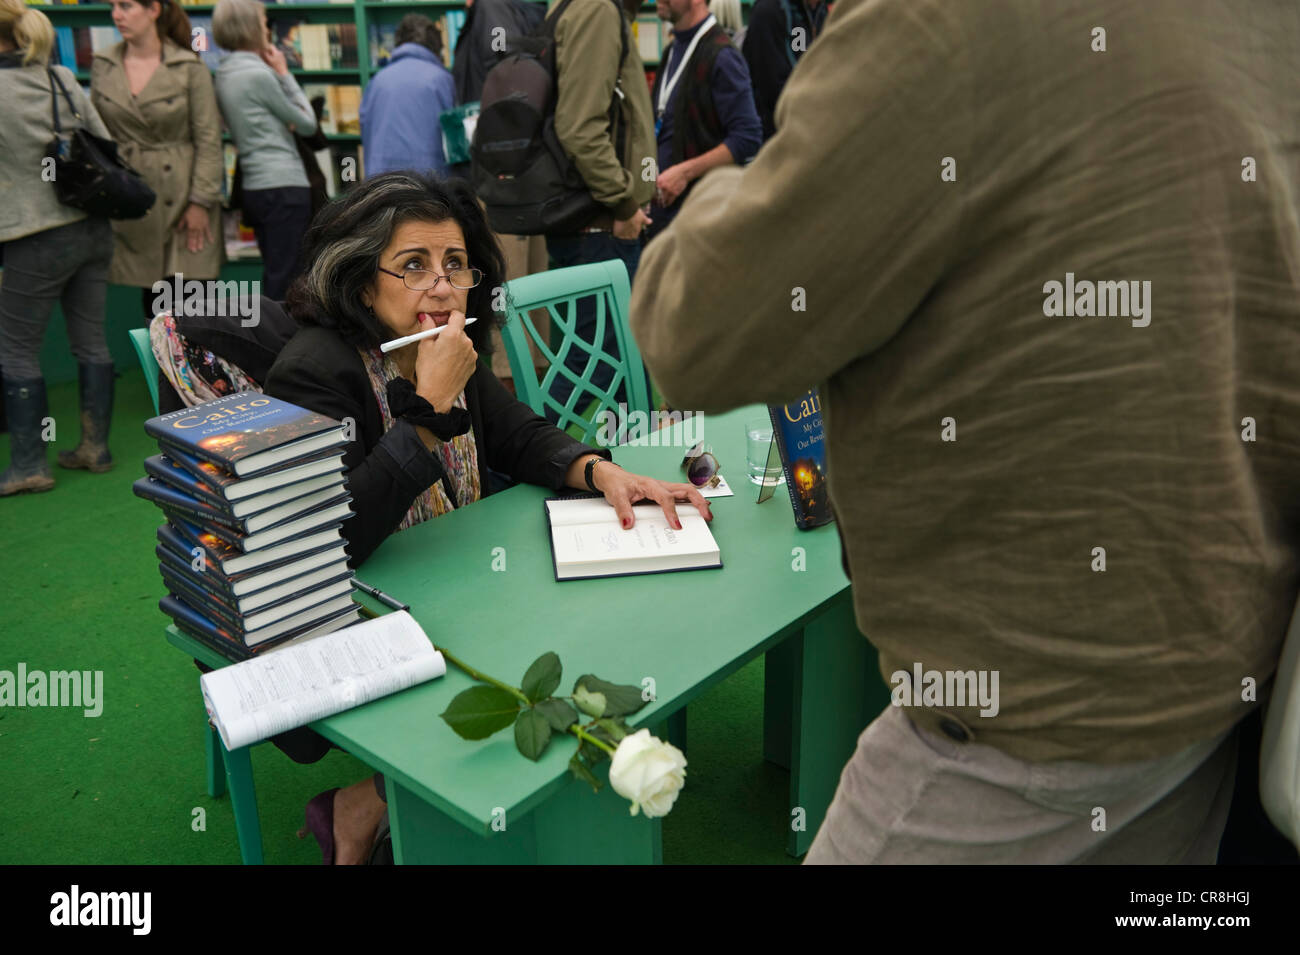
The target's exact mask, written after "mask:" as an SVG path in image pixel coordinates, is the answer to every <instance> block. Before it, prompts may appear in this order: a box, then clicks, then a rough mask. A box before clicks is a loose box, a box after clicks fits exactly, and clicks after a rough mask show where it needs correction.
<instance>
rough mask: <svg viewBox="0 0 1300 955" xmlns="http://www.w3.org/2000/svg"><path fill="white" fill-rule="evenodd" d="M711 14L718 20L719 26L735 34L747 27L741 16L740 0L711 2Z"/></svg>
mask: <svg viewBox="0 0 1300 955" xmlns="http://www.w3.org/2000/svg"><path fill="white" fill-rule="evenodd" d="M709 12H710V13H712V14H713V15H714V16H715V17H717V19H718V26H720V27H722V29H724V30H726V31H727V33H728V34H733V33H735V32H736V31H737V30H739V29H740V28H741V27H743V26H744V25H745V21H744V20H743V19H741V16H740V0H709Z"/></svg>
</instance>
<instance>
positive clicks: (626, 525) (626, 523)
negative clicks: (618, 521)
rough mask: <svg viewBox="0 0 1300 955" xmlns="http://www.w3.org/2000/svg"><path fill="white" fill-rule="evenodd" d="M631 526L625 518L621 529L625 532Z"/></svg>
mask: <svg viewBox="0 0 1300 955" xmlns="http://www.w3.org/2000/svg"><path fill="white" fill-rule="evenodd" d="M631 526H632V522H631V521H630V520H628V519H627V518H626V517H625V518H623V529H624V530H627V529H628V528H629V527H631Z"/></svg>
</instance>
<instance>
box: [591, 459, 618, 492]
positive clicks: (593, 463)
mask: <svg viewBox="0 0 1300 955" xmlns="http://www.w3.org/2000/svg"><path fill="white" fill-rule="evenodd" d="M601 462H604V463H605V464H614V462H613V461H610V460H608V459H606V458H588V459H587V466H586V468H584V469H583V472H582V476H583V480H585V481H586V482H587V487H589V488H591V492H592V493H593V494H599V493H600V489H599V488H597V487H596V485H595V484H594V483H592V480H591V472H592V471H594V470H596V465H597V464H600V463H601ZM614 466H615V467H618V465H617V464H614Z"/></svg>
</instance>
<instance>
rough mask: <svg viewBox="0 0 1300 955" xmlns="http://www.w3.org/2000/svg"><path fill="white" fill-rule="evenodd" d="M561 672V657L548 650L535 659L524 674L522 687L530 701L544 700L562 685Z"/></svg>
mask: <svg viewBox="0 0 1300 955" xmlns="http://www.w3.org/2000/svg"><path fill="white" fill-rule="evenodd" d="M560 672H561V671H560V658H559V657H558V656H556V654H555V653H553V652H551V651H549V650H548V651H547V652H546V653H543V654H542V655H541V656H540V657H538V658H537V659H536V660H534V661H533V665H532V666H530V667H529V668H528V672H527V673H525V674H524V682H523V683H522V684H521V685H520V689H521V690H523V691H524V696H526V697H528V700H529V702H530V703H536V702H538V701H539V700H544V699H546V698H547V697H548V696H550V695H551V694H552V693H554V692H555V688H556V687H557V686H559V685H560Z"/></svg>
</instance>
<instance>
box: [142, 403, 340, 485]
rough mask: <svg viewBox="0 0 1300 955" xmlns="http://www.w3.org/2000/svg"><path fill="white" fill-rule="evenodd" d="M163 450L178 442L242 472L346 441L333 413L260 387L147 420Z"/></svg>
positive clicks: (243, 474) (185, 448) (279, 463)
mask: <svg viewBox="0 0 1300 955" xmlns="http://www.w3.org/2000/svg"><path fill="white" fill-rule="evenodd" d="M144 429H145V431H146V432H148V434H149V435H150V436H151V437H153V438H154V439H156V440H157V441H158V443H159V444H160V445H161V446H162V448H163V450H164V451H167V450H168V449H169V448H172V447H176V448H180V449H181V450H182V451H188V452H189V453H190V454H192V455H194V456H195V457H199V458H202V459H203V460H205V461H210V462H212V463H213V464H216V465H217V466H219V467H222V468H225V469H226V470H227V471H230V472H231V473H232V474H234V475H236V476H237V477H248V476H249V475H250V474H255V473H257V472H258V471H262V470H266V469H267V468H273V467H276V466H282V465H284V464H286V463H288V462H289V461H291V460H293V459H294V458H296V457H301V456H304V455H307V454H310V453H314V452H317V451H320V450H321V449H322V448H327V447H335V446H338V445H341V444H343V443H344V439H343V427H342V425H340V424H339V422H337V421H335V420H334V419H333V418H327V417H325V415H322V414H317V413H316V412H314V411H309V410H308V409H306V408H300V407H298V406H297V405H295V404H290V403H289V402H287V401H281V400H280V399H279V398H272V397H271V396H270V395H264V394H261V393H259V392H255V391H241V392H238V393H236V394H233V395H226V396H225V397H222V398H217V399H215V400H214V401H207V402H204V403H203V404H200V405H195V406H194V407H193V408H182V409H181V410H180V411H172V412H169V413H168V414H165V415H159V416H158V417H156V418H150V419H149V420H148V421H146V422H145V424H144Z"/></svg>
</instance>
